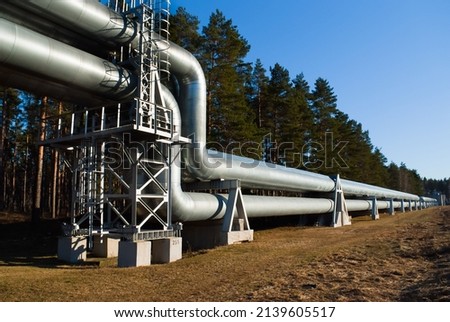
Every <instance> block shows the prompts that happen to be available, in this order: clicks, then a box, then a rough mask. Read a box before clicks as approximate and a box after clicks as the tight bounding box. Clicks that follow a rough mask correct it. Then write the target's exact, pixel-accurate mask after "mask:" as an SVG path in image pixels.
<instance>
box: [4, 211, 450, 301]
mask: <svg viewBox="0 0 450 322" xmlns="http://www.w3.org/2000/svg"><path fill="white" fill-rule="evenodd" d="M449 218H450V207H436V208H430V209H426V210H421V211H415V212H407V213H397V214H396V215H394V216H387V215H381V219H380V220H378V221H372V220H370V217H369V216H362V217H357V218H354V219H353V224H352V225H351V226H346V227H342V228H328V227H307V228H305V227H296V226H289V227H278V228H270V229H263V230H258V231H256V232H255V241H254V242H251V243H245V244H240V245H232V246H225V247H218V248H215V249H211V250H207V251H199V252H186V253H184V254H183V259H182V260H180V261H177V262H175V263H171V264H167V265H152V266H150V267H139V268H117V267H116V261H117V260H116V259H108V260H101V261H98V260H95V259H90V260H89V261H88V262H87V263H85V264H83V265H67V264H65V263H62V262H60V261H58V260H57V259H56V256H55V254H56V236H57V232H58V227H59V223H58V222H56V221H51V220H50V221H46V222H44V223H42V224H41V225H40V227H38V228H35V229H34V230H33V231H31V229H30V225H31V224H30V223H29V222H28V218H27V217H24V216H21V215H11V214H1V213H0V300H1V301H33V302H34V301H52V302H56V301H69V302H70V301H90V302H93V301H107V302H109V301H450V286H449V285H450V281H449V279H450V231H449V227H450V221H449Z"/></svg>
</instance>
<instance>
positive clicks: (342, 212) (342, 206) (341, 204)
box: [332, 175, 352, 227]
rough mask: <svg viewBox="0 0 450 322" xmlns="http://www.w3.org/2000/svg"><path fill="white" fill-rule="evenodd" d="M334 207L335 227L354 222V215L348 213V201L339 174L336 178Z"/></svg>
mask: <svg viewBox="0 0 450 322" xmlns="http://www.w3.org/2000/svg"><path fill="white" fill-rule="evenodd" d="M334 181H335V188H334V209H333V223H332V226H333V227H342V226H346V225H351V224H352V217H351V216H350V215H349V213H348V209H347V203H346V202H345V197H344V191H343V190H342V185H341V179H340V177H339V175H336V177H335V178H334Z"/></svg>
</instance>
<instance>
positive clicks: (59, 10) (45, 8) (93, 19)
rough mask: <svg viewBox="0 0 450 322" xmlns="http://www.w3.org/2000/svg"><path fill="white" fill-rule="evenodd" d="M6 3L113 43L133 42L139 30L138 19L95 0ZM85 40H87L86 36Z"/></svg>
mask: <svg viewBox="0 0 450 322" xmlns="http://www.w3.org/2000/svg"><path fill="white" fill-rule="evenodd" d="M4 2H5V4H4V5H5V6H8V5H9V6H12V7H19V8H21V9H22V10H25V11H28V12H30V13H33V14H34V15H36V16H40V17H43V18H44V19H45V20H48V21H51V22H52V23H53V25H55V24H57V25H60V26H61V27H63V28H68V27H69V26H72V27H69V28H72V29H73V30H75V31H76V32H77V33H78V34H79V37H78V38H77V40H78V42H79V41H80V40H81V39H86V37H89V38H93V39H96V40H101V41H102V42H103V43H108V44H110V45H112V46H117V45H118V44H119V45H123V44H126V43H129V42H130V41H131V40H132V39H134V38H135V36H136V34H137V31H138V30H137V26H136V23H135V22H133V21H131V20H129V19H127V18H126V17H124V16H123V15H121V14H120V13H118V12H116V11H113V10H110V9H109V8H108V7H106V6H104V5H102V4H101V3H99V2H98V1H95V0H94V1H92V0H26V1H17V0H5V1H4ZM83 41H84V40H83Z"/></svg>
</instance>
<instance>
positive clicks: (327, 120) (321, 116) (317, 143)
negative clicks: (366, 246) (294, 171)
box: [305, 78, 338, 174]
mask: <svg viewBox="0 0 450 322" xmlns="http://www.w3.org/2000/svg"><path fill="white" fill-rule="evenodd" d="M310 104H311V111H312V113H313V120H314V127H313V128H312V135H311V136H312V141H311V143H310V149H309V151H308V161H307V163H305V166H306V167H307V168H308V169H309V170H311V171H317V172H320V173H323V174H336V170H335V169H333V163H332V161H333V159H332V158H328V159H327V154H326V152H327V149H329V146H330V145H331V144H333V143H334V141H335V140H336V137H335V135H336V134H337V133H338V131H337V122H336V115H337V97H336V95H335V94H334V92H333V88H332V87H331V86H330V85H329V83H328V81H327V80H325V79H323V78H318V79H317V80H316V82H315V83H314V90H313V91H312V93H311V103H310Z"/></svg>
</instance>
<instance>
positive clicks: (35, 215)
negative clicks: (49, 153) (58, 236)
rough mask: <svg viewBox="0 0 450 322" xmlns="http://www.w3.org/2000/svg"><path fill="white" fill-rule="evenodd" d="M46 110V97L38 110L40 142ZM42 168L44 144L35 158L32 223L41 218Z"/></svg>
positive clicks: (42, 138) (43, 132)
mask: <svg viewBox="0 0 450 322" xmlns="http://www.w3.org/2000/svg"><path fill="white" fill-rule="evenodd" d="M46 112H47V97H44V98H43V99H42V103H41V110H40V126H39V141H38V143H40V142H42V141H43V140H44V139H45V123H44V119H45V117H46ZM43 170H44V146H43V145H39V149H38V160H37V173H36V192H35V198H34V206H33V211H32V214H31V216H32V222H33V223H34V224H37V223H39V221H40V218H41V212H42V209H41V200H42V178H43V172H44V171H43Z"/></svg>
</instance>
